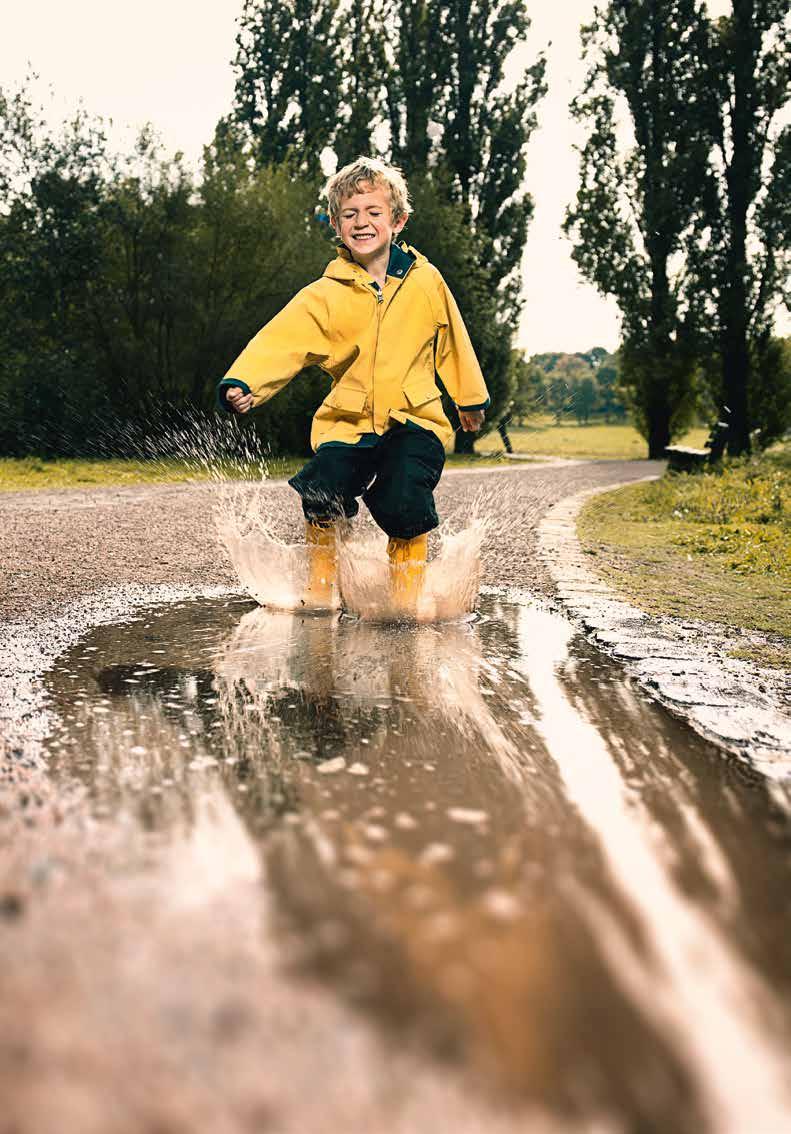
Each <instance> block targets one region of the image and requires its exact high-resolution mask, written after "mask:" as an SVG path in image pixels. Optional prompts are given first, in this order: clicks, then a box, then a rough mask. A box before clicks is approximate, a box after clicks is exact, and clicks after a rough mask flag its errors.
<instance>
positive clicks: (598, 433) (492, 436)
mask: <svg viewBox="0 0 791 1134" xmlns="http://www.w3.org/2000/svg"><path fill="white" fill-rule="evenodd" d="M708 434H709V431H708V429H691V430H690V431H689V432H688V433H686V434H685V435H684V437H682V438H679V439H678V441H676V442H674V444H679V445H691V446H693V447H695V448H702V447H703V445H704V444H705V441H706V438H707V437H708ZM508 435H509V437H510V438H511V444H512V445H513V447H514V451H515V452H517V453H527V454H529V455H531V456H536V457H539V456H540V457H547V456H551V457H587V458H591V459H598V460H610V461H612V460H641V459H643V458H645V457H646V456H647V455H648V447H647V445H646V442H645V440H644V439H643V438H642V437H641V436H640V434H639V433H638V432H637V430H636V429H635V427H634V426H633V425H630V424H629V423H628V422H626V423H624V424H615V423H613V424H611V425H607V424H606V423H604V422H595V423H592V424H590V425H577V424H576V422H563V423H562V424H561V425H555V422H554V418H552V417H549V416H547V417H537V418H535V419H534V421H533V423H531V424H530V425H529V426H525V428H523V429H521V428H517V427H514V428H509V430H508ZM502 447H503V443H502V441H501V439H500V436H499V434H498V433H489V434H488V435H487V436H486V437H484V438H483V440H482V441H480V442H479V443H478V445H477V449H478V452H480V453H492V452H500V451H501V450H502Z"/></svg>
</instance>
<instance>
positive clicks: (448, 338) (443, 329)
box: [434, 273, 490, 420]
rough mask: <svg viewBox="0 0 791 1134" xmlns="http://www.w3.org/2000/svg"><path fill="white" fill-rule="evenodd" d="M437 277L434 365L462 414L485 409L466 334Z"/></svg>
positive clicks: (483, 384) (486, 396) (483, 392)
mask: <svg viewBox="0 0 791 1134" xmlns="http://www.w3.org/2000/svg"><path fill="white" fill-rule="evenodd" d="M437 275H438V280H437V283H438V291H439V316H438V318H439V328H438V330H437V344H436V350H435V354H434V365H435V367H436V370H437V373H438V374H439V376H440V378H441V379H442V385H443V386H444V387H445V389H446V390H447V391H448V394H449V395H450V396H451V398H453V401H454V402H455V403H456V408H457V409H458V410H460V411H461V412H462V413H465V412H466V413H474V412H475V411H477V410H485V409H487V408H488V407H489V404H490V398H489V391H488V390H487V389H486V382H485V381H484V377H483V374H482V373H481V367H480V365H479V363H478V359H477V357H476V355H475V350H474V349H473V345H472V343H471V342H470V336H469V333H468V331H467V328H466V327H465V325H464V320H463V319H462V317H461V312H460V311H459V307H458V304H457V303H456V300H455V299H454V298H453V293H452V292H451V290H450V288H449V287H448V285H447V284H446V283H445V281H444V279H443V278H442V276H441V275H439V273H437ZM481 420H483V418H481Z"/></svg>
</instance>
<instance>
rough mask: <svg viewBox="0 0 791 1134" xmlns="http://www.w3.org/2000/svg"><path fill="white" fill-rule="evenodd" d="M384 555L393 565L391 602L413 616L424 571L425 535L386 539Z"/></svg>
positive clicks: (421, 586) (400, 611) (399, 609)
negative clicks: (411, 537) (385, 554)
mask: <svg viewBox="0 0 791 1134" xmlns="http://www.w3.org/2000/svg"><path fill="white" fill-rule="evenodd" d="M387 555H388V558H389V560H390V563H391V567H392V569H391V594H392V597H393V605H394V606H395V608H396V610H397V611H398V612H399V613H401V614H407V615H412V616H414V615H415V614H416V613H417V604H418V600H419V598H420V593H421V591H422V589H423V579H424V577H425V574H426V559H427V557H428V535H427V534H426V535H419V536H415V538H414V539H391V540H388V543H387Z"/></svg>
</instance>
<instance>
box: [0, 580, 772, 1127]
mask: <svg viewBox="0 0 791 1134" xmlns="http://www.w3.org/2000/svg"><path fill="white" fill-rule="evenodd" d="M47 696H48V703H49V708H50V710H51V711H52V712H53V713H54V714H55V716H54V720H55V728H54V730H53V732H52V736H51V738H50V740H49V742H48V751H49V765H48V772H47V776H46V784H45V783H44V782H43V781H41V782H40V787H39V795H40V797H41V799H43V800H44V804H42V806H44V805H46V806H47V807H49V808H50V810H52V809H54V812H53V814H55V818H54V819H53V820H52V821H53V822H54V823H56V824H57V823H60V824H61V825H62V826H63V827H64V828H67V829H68V831H71V835H68V836H64V838H66V840H67V841H68V839H71V841H70V842H69V844H68V847H64V849H62V850H61V852H60V860H59V859H58V856H57V855H55V856H54V860H53V856H52V855H50V858H49V860H48V862H47V863H46V864H45V865H44V866H42V865H41V863H40V862H39V863H38V866H37V869H38V871H39V874H41V873H42V872H43V876H44V878H43V881H42V879H41V878H39V876H38V875H35V876H33V875H32V874H31V877H32V881H29V883H28V884H29V886H30V887H32V888H34V889H35V888H36V887H44V889H46V890H47V895H48V896H47V899H46V902H45V907H44V911H43V913H42V914H41V915H40V921H39V922H38V923H37V922H36V919H35V917H33V918H32V921H31V924H30V925H29V927H28V928H26V919H25V916H24V910H25V908H26V906H25V903H26V902H27V900H28V899H27V896H26V894H25V893H21V895H20V896H19V897H18V898H15V896H14V895H13V894H11V895H7V896H6V906H5V907H4V909H5V915H6V921H7V922H8V924H9V926H10V928H9V929H8V931H7V933H6V940H5V944H4V946H3V949H4V952H3V955H2V962H3V969H2V973H3V975H0V994H2V995H0V1003H1V1002H3V999H4V998H5V1003H6V1008H7V1012H8V1016H7V1017H6V1021H5V1026H4V1028H3V1034H4V1035H5V1036H6V1041H5V1042H6V1045H7V1054H8V1051H9V1050H10V1051H11V1053H12V1056H13V1057H14V1058H15V1059H16V1062H15V1063H13V1059H12V1063H13V1066H14V1071H13V1074H8V1073H6V1078H5V1083H4V1085H5V1088H6V1092H5V1094H6V1098H7V1099H10V1109H9V1110H8V1111H7V1113H8V1114H10V1115H11V1116H12V1119H11V1122H12V1125H10V1126H8V1127H7V1129H9V1130H15V1131H17V1130H18V1131H23V1130H24V1131H27V1130H28V1129H30V1130H31V1131H32V1130H37V1129H55V1128H57V1129H58V1130H64V1131H68V1132H70V1131H71V1130H80V1134H82V1132H83V1131H86V1132H89V1134H90V1132H91V1131H93V1130H96V1131H98V1130H105V1131H106V1130H110V1129H112V1130H114V1131H116V1130H118V1131H126V1130H127V1129H129V1130H134V1129H145V1130H149V1129H150V1130H157V1131H160V1130H162V1131H164V1130H167V1131H175V1130H178V1131H181V1130H184V1131H186V1130H196V1129H203V1128H204V1126H205V1128H207V1129H208V1128H212V1129H213V1130H221V1131H224V1130H229V1131H231V1130H248V1129H249V1130H270V1129H271V1130H277V1131H291V1130H294V1131H296V1130H318V1129H325V1130H332V1131H335V1130H338V1131H341V1130H342V1131H344V1134H346V1132H350V1131H357V1130H360V1131H362V1130H366V1131H377V1132H378V1131H382V1132H389V1131H396V1130H397V1131H402V1130H403V1131H418V1130H424V1129H428V1128H431V1129H433V1130H449V1131H450V1130H454V1131H455V1130H486V1131H487V1132H488V1131H492V1132H495V1131H500V1130H503V1131H505V1130H512V1129H513V1130H525V1129H529V1130H530V1131H531V1132H532V1131H543V1130H551V1131H560V1130H563V1131H566V1130H568V1131H583V1130H584V1131H593V1130H596V1131H627V1132H635V1134H637V1132H639V1134H649V1132H653V1131H656V1132H657V1134H659V1132H661V1134H667V1132H670V1131H672V1132H673V1134H686V1132H690V1134H692V1132H694V1134H704V1132H709V1131H711V1132H717V1134H720V1132H733V1134H775V1132H777V1134H780V1132H781V1131H784V1130H787V1129H788V1128H789V1124H791V1083H790V1078H791V1064H790V1063H789V1059H788V1051H789V1037H790V1036H791V998H789V985H790V984H791V951H789V949H788V940H789V931H790V930H791V904H789V901H788V893H789V881H790V879H789V875H790V874H791V862H790V861H789V846H791V842H790V841H789V833H790V832H789V823H788V819H787V817H786V816H784V815H783V814H781V813H779V812H778V811H776V810H775V809H774V805H773V804H772V801H771V799H770V797H769V796H768V794H767V792H766V790H765V787H764V786H763V783H762V781H761V780H760V779H759V778H755V779H752V780H751V779H749V778H745V773H744V772H743V771H740V770H738V769H737V768H735V767H733V766H731V765H729V764H728V763H727V761H725V760H724V759H723V756H722V753H721V752H720V751H718V750H717V749H715V748H713V747H712V746H710V745H708V744H707V743H705V742H704V741H702V740H700V739H699V738H698V737H696V736H695V735H694V734H693V733H692V732H691V731H690V730H689V729H688V728H687V727H686V726H684V725H683V724H682V723H680V722H678V721H675V720H674V719H672V718H671V717H669V716H668V715H667V714H666V713H665V712H663V711H662V710H660V709H659V708H657V706H655V705H654V704H652V703H651V701H650V700H649V699H648V698H647V697H646V696H645V694H643V693H642V692H641V691H640V690H639V689H638V687H637V686H636V685H634V684H633V683H632V682H630V680H629V679H628V678H627V677H626V676H625V675H624V673H623V671H622V670H621V669H620V668H619V667H618V666H617V664H615V663H613V662H611V661H610V660H609V659H607V658H606V657H604V656H603V655H602V654H601V653H599V652H598V651H596V650H595V649H594V648H593V647H591V646H590V645H589V644H587V643H586V642H585V641H584V640H583V639H582V638H581V637H579V636H578V635H576V634H575V633H574V631H573V628H572V627H571V625H570V624H569V623H568V622H567V621H566V620H565V619H564V618H563V617H561V616H559V615H558V614H556V613H554V612H553V611H552V610H551V609H550V608H549V607H548V606H546V605H544V604H543V603H542V602H541V601H540V600H536V599H533V598H531V597H530V596H528V595H527V594H525V593H524V592H517V591H514V592H507V591H504V590H491V589H490V590H489V591H488V592H487V593H485V594H484V596H483V597H482V599H481V602H480V614H479V616H478V617H477V618H476V619H474V620H471V621H467V622H461V623H455V624H446V625H435V626H421V627H406V626H377V625H372V624H366V623H360V622H357V621H355V620H352V619H347V618H345V617H341V616H338V615H325V616H321V615H315V616H308V617H305V616H299V615H294V614H289V613H278V612H273V611H267V610H264V609H261V608H258V607H254V606H253V605H252V604H251V603H249V602H247V601H243V600H238V599H214V600H212V601H207V600H201V601H193V602H182V603H179V604H175V605H169V606H166V607H160V608H153V609H151V610H149V611H144V612H142V613H141V614H139V616H138V617H137V618H136V619H135V620H133V621H129V622H127V623H125V624H121V625H112V626H105V627H101V628H98V629H96V630H94V631H92V632H90V633H89V634H88V635H87V636H85V637H84V638H82V639H81V640H80V642H79V643H78V644H77V645H76V646H74V647H73V648H72V649H71V650H70V651H69V652H68V653H67V654H65V655H63V656H62V657H61V658H60V659H59V660H58V662H57V664H56V665H55V667H54V668H53V670H52V671H51V672H50V674H49V675H48V677H47ZM50 790H51V793H52V794H51V799H50V797H48V796H47V792H48V791H50ZM48 800H49V802H48ZM57 801H71V802H70V803H69V804H68V805H67V804H66V803H58V802H57ZM39 802H40V800H39ZM59 807H60V808H61V809H62V810H63V812H65V815H63V816H61V818H58V817H57V812H58V808H59ZM69 809H70V810H69ZM75 817H76V818H75ZM102 832H105V835H103V834H102ZM109 832H112V834H109ZM81 834H82V837H83V840H84V845H85V847H86V850H85V852H84V860H83V861H81V862H80V861H78V860H79V850H78V849H77V848H78V847H79V845H80V835H81ZM21 837H22V836H21ZM23 837H25V838H26V837H27V836H26V835H24V832H23ZM103 839H104V840H105V842H103ZM105 844H106V845H105ZM103 847H105V849H104V850H103V849H102V848H103ZM99 859H102V861H101V863H99V862H98V860H99ZM59 862H60V865H59ZM35 865H36V864H35V861H33V866H35ZM33 866H31V865H29V864H28V873H29V874H30V873H31V871H32V870H33ZM108 870H109V872H110V873H112V871H118V872H122V873H123V875H124V877H125V878H126V879H127V882H128V885H127V889H126V894H125V896H124V894H121V895H120V896H119V895H118V893H117V892H113V890H112V888H111V887H110V888H106V887H105V884H104V882H99V883H97V884H96V886H94V887H93V888H91V886H88V887H86V890H85V892H84V893H82V895H81V896H79V897H78V899H75V898H74V897H73V896H72V897H69V885H68V882H67V881H65V880H64V879H67V878H68V876H69V874H70V873H71V874H73V873H74V872H75V871H76V872H80V871H81V872H82V874H83V876H84V877H86V878H88V879H90V880H94V881H95V879H96V878H106V876H107V873H108ZM89 891H90V893H89ZM97 894H98V895H99V896H98V898H97V896H96V895H97ZM15 900H16V901H17V902H18V905H17V906H14V901H15ZM9 903H10V904H9ZM47 903H48V908H47ZM130 910H131V911H133V912H132V914H129V916H128V917H127V921H128V922H130V923H131V924H133V925H134V929H135V934H136V936H135V937H134V940H135V941H136V943H137V947H136V948H132V949H130V947H129V936H128V935H127V934H125V932H124V928H125V924H126V923H125V916H126V914H128V911H130ZM124 911H126V914H125V912H124ZM47 925H49V929H50V936H49V939H48V940H46V939H44V938H45V934H46V926H47ZM108 926H109V927H112V928H111V929H108V928H107V927H108ZM126 928H127V929H128V925H127V926H126ZM9 934H17V935H18V936H17V938H16V944H14V941H13V940H11V938H10V937H9ZM9 941H11V944H10V946H9ZM25 950H27V952H26V953H25ZM23 953H25V955H24V957H23V956H22V954H23ZM47 979H48V980H49V982H50V985H51V988H52V995H51V999H50V1000H49V1002H48V1003H46V1004H44V1003H41V1000H40V999H39V1000H38V1001H36V996H35V992H34V990H35V988H36V987H39V988H40V987H41V984H42V981H43V982H44V984H45V985H46V983H47ZM20 988H21V989H22V993H21V994H20V992H19V989H20ZM26 990H27V994H29V995H28V1000H27V1001H26V1000H25V995H26ZM9 992H10V1000H9V998H8V994H9ZM20 996H21V1000H20ZM31 1004H32V1005H33V1008H32V1009H31V1011H32V1016H33V1019H32V1023H31V1020H30V1019H29V1020H28V1021H27V1026H26V1028H20V1027H19V1026H18V1024H17V1023H16V1021H17V1020H18V1019H19V1016H20V1012H24V1010H25V1009H26V1008H27V1009H30V1006H31ZM9 1005H10V1007H9ZM316 1005H320V1007H316ZM75 1019H77V1020H78V1021H79V1024H75ZM82 1028H86V1029H89V1030H91V1029H92V1030H93V1032H94V1035H95V1037H97V1039H96V1042H94V1041H90V1040H88V1039H86V1037H85V1035H83V1034H82V1032H81V1029H82ZM267 1029H269V1030H267ZM119 1034H122V1035H123V1036H124V1037H125V1039H124V1043H121V1044H119V1041H118V1035H119ZM9 1037H10V1038H9ZM15 1037H16V1038H15ZM256 1053H257V1055H256ZM5 1065H6V1067H8V1066H10V1064H9V1063H8V1061H6V1064H5ZM124 1066H126V1067H132V1068H133V1069H134V1074H126V1075H125V1074H124ZM97 1068H98V1071H97ZM102 1068H104V1070H103V1071H102ZM42 1081H46V1082H48V1083H50V1084H51V1085H52V1084H54V1087H53V1089H54V1094H53V1096H52V1097H53V1098H54V1099H55V1100H56V1104H57V1109H56V1111H54V1112H53V1111H50V1110H48V1109H47V1104H46V1103H45V1102H42V1101H41V1099H40V1098H36V1097H35V1094H34V1088H35V1084H36V1082H38V1083H39V1084H40V1083H41V1082H42ZM98 1083H101V1084H102V1088H101V1090H98V1089H97V1084H98ZM34 1099H35V1101H34ZM174 1099H175V1100H176V1101H174ZM155 1100H159V1101H155ZM53 1113H55V1114H57V1115H58V1116H59V1117H58V1120H57V1127H56V1126H52V1125H50V1126H47V1122H48V1121H50V1120H51V1119H52V1115H53ZM198 1115H201V1116H202V1117H198ZM26 1120H29V1125H25V1123H26ZM36 1123H38V1125H36ZM0 1129H3V1126H2V1119H0Z"/></svg>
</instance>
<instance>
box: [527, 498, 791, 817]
mask: <svg viewBox="0 0 791 1134" xmlns="http://www.w3.org/2000/svg"><path fill="white" fill-rule="evenodd" d="M643 479H644V480H655V479H656V477H654V476H647V477H644V478H643ZM629 483H631V484H634V483H635V481H630V482H629ZM618 487H621V486H619V485H608V486H606V487H597V488H592V489H586V490H584V491H582V492H578V493H576V494H575V495H573V496H569V497H566V498H565V499H563V500H561V501H560V502H559V503H557V504H555V505H554V506H553V507H552V508H550V510H549V511H548V512H547V513H546V515H545V516H544V517H543V519H542V520H541V522H540V524H539V533H538V537H539V538H538V545H539V554H540V556H541V557H542V559H543V562H544V564H545V566H546V568H547V570H548V571H549V573H550V575H551V577H552V579H553V581H554V583H555V586H556V588H557V593H558V598H559V599H560V601H561V602H562V604H563V606H564V607H565V609H566V610H567V612H568V613H569V614H570V615H571V616H572V618H573V619H574V621H576V622H578V623H579V624H581V626H582V627H583V628H584V630H585V632H586V634H587V635H588V637H590V638H591V639H592V640H593V641H595V642H596V644H597V645H598V646H599V647H601V648H602V649H604V650H605V651H606V652H607V653H608V654H610V655H612V656H613V657H615V658H617V659H618V660H619V661H620V662H622V663H623V664H624V665H625V666H626V668H627V670H628V671H629V673H630V674H632V675H633V676H634V677H635V678H636V679H637V681H638V682H639V684H640V685H641V686H642V687H643V688H644V689H646V690H647V691H648V692H649V693H650V694H651V696H652V697H654V698H655V699H656V700H657V701H659V702H660V703H661V704H662V705H664V706H665V707H666V708H667V709H669V710H670V711H671V712H672V713H674V714H675V715H676V716H679V717H682V718H683V719H685V720H686V721H688V723H689V724H690V725H691V726H692V728H694V729H695V731H696V732H698V733H699V734H700V735H701V736H703V737H705V738H706V739H707V740H711V741H713V742H714V743H715V744H717V745H718V746H720V747H721V748H723V749H724V750H725V751H726V752H727V753H729V754H730V755H731V756H734V757H736V758H737V759H739V760H740V761H742V762H744V764H745V765H746V766H747V767H749V768H750V769H752V770H754V771H757V772H759V773H760V774H761V775H762V776H765V777H767V778H768V779H770V780H772V781H773V782H774V783H775V784H776V785H777V787H778V788H779V789H781V794H782V795H783V796H784V797H785V799H786V800H787V801H789V802H791V714H789V712H788V710H787V708H786V705H787V704H788V694H789V689H788V685H789V682H788V678H787V676H786V675H782V674H779V673H777V672H775V671H773V670H768V669H764V668H761V667H759V666H757V665H755V664H753V663H751V662H747V661H741V660H737V659H735V658H730V657H727V656H726V651H727V649H728V647H729V646H732V640H729V639H728V638H727V637H726V636H725V634H724V632H723V628H722V627H720V626H717V625H716V624H714V623H710V622H699V621H692V620H690V621H686V620H682V619H679V618H672V617H669V616H668V617H653V616H651V615H649V614H647V613H646V612H645V611H643V610H640V609H639V608H638V607H636V606H633V605H632V604H631V603H629V602H625V601H624V600H623V599H621V598H620V597H619V596H618V594H616V592H615V591H613V590H612V589H611V587H610V586H609V585H608V584H607V583H606V582H605V581H604V580H603V579H602V578H601V577H600V576H598V575H597V574H595V572H594V571H593V570H592V569H591V567H590V565H589V557H588V556H587V555H586V554H585V551H584V549H583V547H582V545H581V543H580V541H579V539H578V537H577V524H576V521H577V516H578V515H579V512H580V509H581V508H582V506H583V505H584V504H585V503H586V501H588V500H589V499H590V498H591V497H592V496H597V495H598V494H599V493H601V492H612V491H613V490H614V489H616V488H618Z"/></svg>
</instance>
